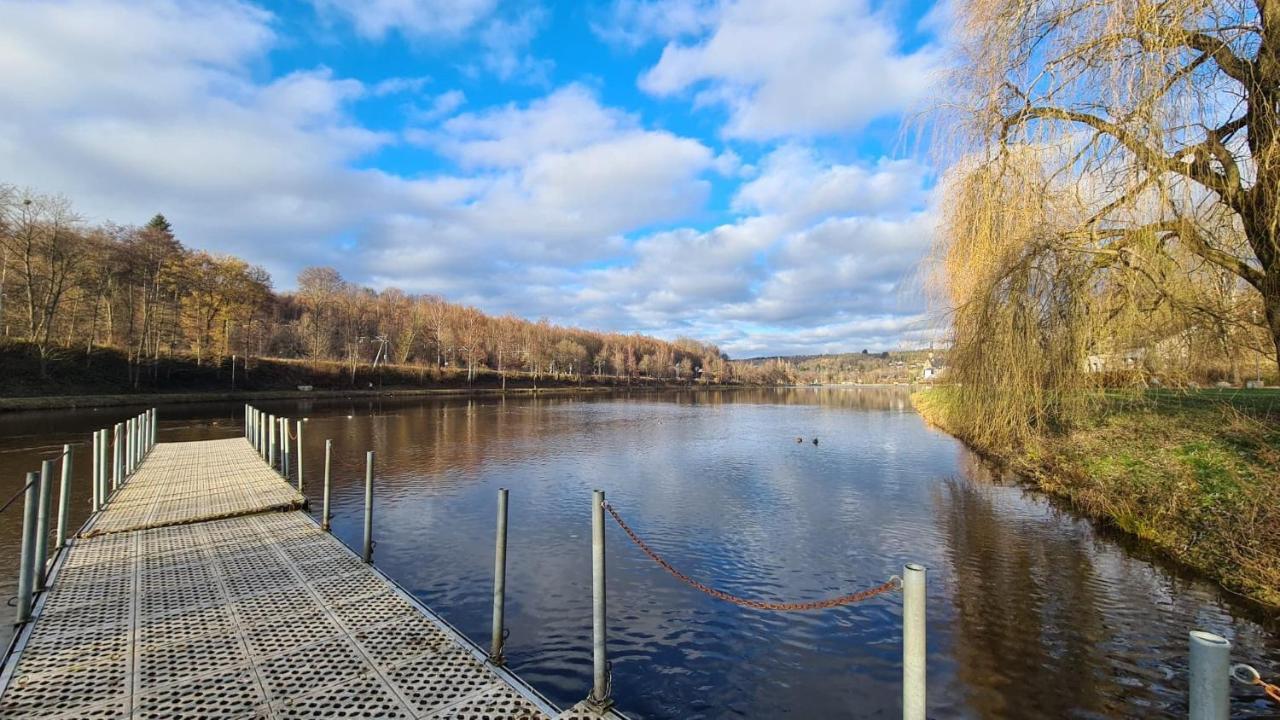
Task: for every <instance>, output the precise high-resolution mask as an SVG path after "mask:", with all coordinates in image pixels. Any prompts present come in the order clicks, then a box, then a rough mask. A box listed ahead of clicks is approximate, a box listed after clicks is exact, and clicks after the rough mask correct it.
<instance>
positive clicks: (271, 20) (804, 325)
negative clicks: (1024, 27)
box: [0, 0, 932, 354]
mask: <svg viewBox="0 0 1280 720" xmlns="http://www.w3.org/2000/svg"><path fill="white" fill-rule="evenodd" d="M0 16H3V17H4V18H5V22H4V23H0V76H3V77H5V78H6V82H5V83H0V105H2V106H3V107H5V109H6V112H5V114H4V116H3V117H2V118H0V180H2V181H6V182H14V183H18V184H20V185H31V186H33V187H36V188H39V189H41V190H44V191H51V192H62V193H65V194H67V195H68V196H69V197H71V198H73V199H74V200H75V202H76V204H77V207H78V208H79V209H81V210H82V211H83V212H85V213H86V214H87V215H88V216H89V218H90V219H91V220H93V221H101V220H105V219H113V220H117V221H121V222H145V220H146V219H147V218H148V217H150V215H151V214H153V213H155V212H157V211H162V212H164V213H165V214H166V216H168V217H169V218H170V220H171V221H173V222H174V224H175V226H176V227H177V228H178V230H179V234H180V236H181V237H182V238H183V239H184V241H186V242H187V243H189V244H190V245H193V246H195V247H201V248H205V249H209V250H213V251H218V252H233V253H237V254H240V255H242V256H244V257H246V258H247V259H249V260H251V261H253V262H258V263H262V264H264V265H265V266H266V267H267V268H268V269H269V270H270V271H272V272H273V274H274V275H275V276H276V278H277V283H278V284H279V285H281V286H283V287H288V286H290V285H291V283H292V277H293V275H294V274H295V273H296V272H297V270H298V269H300V268H301V267H302V266H305V265H311V264H332V265H334V266H335V267H339V268H341V269H342V272H343V273H344V274H345V275H347V276H348V277H350V278H352V279H354V280H357V281H366V282H374V283H382V284H395V285H399V286H402V287H404V288H406V289H409V290H415V291H430V292H442V293H445V294H447V295H449V296H450V297H452V298H455V299H457V300H460V301H465V302H472V303H475V304H478V305H480V306H482V307H484V308H486V309H487V310H490V311H494V312H516V313H519V314H521V315H524V316H527V317H539V316H548V317H551V318H552V319H554V320H557V321H560V322H572V323H578V324H583V325H588V326H596V327H601V328H605V329H619V330H624V331H632V330H645V331H650V332H655V333H659V334H662V335H666V336H673V335H676V334H679V333H687V334H692V335H695V336H698V337H703V338H707V339H710V340H717V341H720V342H722V343H724V346H725V347H726V349H728V350H729V351H731V352H734V353H736V354H745V353H752V354H754V353H756V352H759V351H762V350H769V351H784V350H786V349H788V348H790V349H806V350H809V349H813V348H818V347H824V348H827V347H830V348H833V349H834V348H835V347H836V346H837V345H839V344H840V343H842V342H844V343H848V344H849V347H859V348H860V347H861V345H863V344H866V345H870V346H872V347H883V346H884V345H886V344H888V343H889V341H888V340H887V339H886V338H892V337H894V333H895V332H896V333H899V335H898V337H901V336H903V335H902V334H904V333H905V334H908V336H910V335H909V334H910V333H913V332H918V330H913V329H912V328H915V327H916V326H915V325H913V324H912V323H917V324H918V322H919V321H918V318H917V315H918V314H919V312H920V302H919V298H918V296H917V294H916V293H914V291H913V290H912V288H911V286H910V284H909V282H907V281H906V280H905V279H909V276H910V273H911V269H912V267H913V265H914V263H915V261H916V259H917V258H918V257H919V255H920V254H921V253H922V252H923V247H924V244H925V243H926V242H927V239H928V235H929V232H930V230H931V218H932V213H931V210H930V208H929V204H928V203H929V199H928V193H927V191H926V187H927V183H928V175H927V173H926V171H925V169H924V168H922V167H920V166H919V165H917V164H915V163H911V162H902V161H895V162H891V161H884V160H881V161H878V162H854V163H841V162H834V161H832V160H831V159H830V158H828V157H825V156H824V155H823V154H822V153H821V152H818V151H816V150H814V149H813V148H811V147H808V146H806V145H803V144H799V143H792V144H788V145H784V146H782V147H780V148H777V149H775V150H773V151H770V152H767V153H765V155H764V156H763V157H761V158H759V159H757V158H756V157H755V155H754V154H752V155H751V159H752V161H753V163H754V166H751V165H744V164H743V162H742V159H741V158H739V157H738V156H737V154H736V153H735V152H734V151H733V150H731V149H727V148H719V149H713V148H711V147H708V146H707V144H705V143H703V142H701V141H698V140H695V139H691V138H687V137H682V136H680V135H677V134H675V133H672V132H668V131H665V130H661V129H654V128H652V127H650V126H649V125H647V123H646V122H645V121H644V120H643V118H641V117H640V116H638V115H637V114H634V113H631V112H627V111H625V110H621V109H618V108H615V107H610V106H608V105H605V104H603V103H602V102H601V100H600V98H599V97H598V96H597V95H596V93H595V92H593V91H592V90H590V89H588V88H587V87H586V86H583V85H567V86H564V87H561V88H559V89H556V90H554V91H552V92H550V93H548V94H546V95H544V96H542V97H537V98H535V99H532V100H529V101H525V102H519V103H509V104H505V105H499V106H496V107H488V108H475V109H471V110H470V111H469V112H465V113H462V114H455V113H457V111H458V110H459V109H460V108H461V107H462V104H463V103H464V102H465V101H466V98H465V97H464V96H463V94H462V92H461V91H458V90H451V91H447V92H443V93H439V94H436V95H434V96H430V97H427V98H425V99H424V100H423V101H422V102H423V104H424V106H425V107H426V110H424V111H423V113H424V116H423V117H420V118H419V120H421V121H422V122H429V123H437V122H438V123H439V124H438V125H431V126H429V127H430V129H428V130H418V131H416V132H415V133H412V134H411V135H412V137H413V138H415V141H416V142H419V143H421V144H423V145H425V146H427V147H429V148H430V149H432V150H434V151H436V152H437V153H439V154H440V155H441V156H442V157H443V158H445V159H446V160H448V161H451V162H452V163H453V164H454V167H453V169H444V170H436V171H435V172H433V173H432V174H428V175H423V176H412V177H411V176H403V175H396V174H393V173H390V172H386V171H383V170H377V169H360V168H362V167H365V166H367V165H369V164H370V163H369V160H370V158H377V157H381V156H382V155H383V154H385V153H387V152H389V151H394V149H395V143H397V142H402V141H403V140H402V138H403V137H404V136H405V134H402V133H398V132H383V131H374V130H371V129H369V128H367V127H365V126H364V125H362V124H361V123H360V122H359V121H358V120H357V114H356V113H355V111H354V106H355V105H357V104H358V103H363V102H371V98H378V97H385V96H387V95H390V94H396V93H416V92H420V91H421V89H422V87H424V86H425V83H426V80H425V79H422V78H402V79H401V78H392V79H391V80H386V79H383V80H380V81H377V82H363V81H360V80H357V79H352V78H344V77H339V76H337V75H335V73H334V72H333V71H331V70H330V69H328V68H325V67H316V68H309V69H301V70H296V71H293V72H289V73H287V74H283V75H278V76H274V77H273V76H272V75H271V74H270V73H269V72H267V70H268V69H269V66H268V64H267V63H268V60H269V54H270V52H271V50H272V49H273V48H274V47H276V45H277V44H278V43H279V42H281V41H280V40H279V39H278V37H277V32H278V30H277V28H278V25H279V22H280V21H279V19H277V18H275V17H273V16H272V15H270V14H269V13H266V12H263V11H261V10H258V9H256V8H254V7H251V6H248V5H245V4H243V3H240V2H235V1H234V0H216V1H213V0H204V1H197V0H153V1H152V2H145V3H144V2H117V3H112V2H104V1H103V0H66V1H65V2H58V3H42V4H32V3H24V2H6V1H5V0H0ZM139 38H146V41H145V42H144V41H142V40H140V39H139ZM264 78H267V79H264ZM383 102H387V103H391V102H396V99H385V100H383ZM450 116H451V117H450ZM445 117H448V119H447V120H444V121H443V122H439V121H440V119H441V118H445ZM713 173H714V174H719V175H720V176H721V177H723V178H735V177H737V178H746V177H750V178H751V179H750V180H749V181H746V182H744V183H743V184H741V185H740V186H739V187H738V188H737V189H736V191H735V192H733V196H732V201H731V210H732V211H733V212H734V213H735V214H736V217H735V218H734V219H731V220H730V221H728V222H724V223H723V224H721V225H719V226H717V227H712V228H710V229H706V228H692V227H683V226H682V225H683V224H686V223H688V222H690V221H695V220H696V221H702V220H704V219H705V215H703V213H704V212H705V209H704V206H705V204H706V200H707V198H708V197H709V194H710V190H711V186H710V183H709V181H708V177H711V176H712V175H713ZM348 246H354V247H355V248H356V250H357V252H352V253H344V252H343V251H342V250H340V248H343V247H348ZM764 345H767V346H768V347H767V348H766V347H764Z"/></svg>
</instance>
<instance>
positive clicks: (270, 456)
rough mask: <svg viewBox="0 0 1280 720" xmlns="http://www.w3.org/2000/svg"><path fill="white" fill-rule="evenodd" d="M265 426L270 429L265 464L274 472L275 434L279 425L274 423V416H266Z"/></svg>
mask: <svg viewBox="0 0 1280 720" xmlns="http://www.w3.org/2000/svg"><path fill="white" fill-rule="evenodd" d="M267 420H268V422H267V425H268V426H269V427H270V433H269V434H268V437H267V464H268V465H270V466H271V468H272V469H273V470H274V469H275V467H276V433H277V432H279V430H280V428H279V427H278V426H279V423H277V422H276V416H275V415H269V416H267Z"/></svg>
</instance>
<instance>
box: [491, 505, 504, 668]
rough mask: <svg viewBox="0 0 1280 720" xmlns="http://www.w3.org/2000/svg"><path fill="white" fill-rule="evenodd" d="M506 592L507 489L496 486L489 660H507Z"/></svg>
mask: <svg viewBox="0 0 1280 720" xmlns="http://www.w3.org/2000/svg"><path fill="white" fill-rule="evenodd" d="M506 593H507V489H506V488H498V535H497V539H496V540H495V541H494V546H493V628H492V634H491V636H490V640H489V661H490V662H492V663H493V664H494V665H504V664H506V662H507V659H506V657H504V656H503V654H502V648H503V645H505V644H506V641H507V638H506V636H505V633H504V630H503V627H502V621H503V612H504V611H505V609H506V608H505V600H506Z"/></svg>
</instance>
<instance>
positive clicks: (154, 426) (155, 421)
mask: <svg viewBox="0 0 1280 720" xmlns="http://www.w3.org/2000/svg"><path fill="white" fill-rule="evenodd" d="M159 424H160V413H159V411H157V410H156V409H155V408H151V447H155V446H156V438H158V437H160V430H159V428H158V425H159Z"/></svg>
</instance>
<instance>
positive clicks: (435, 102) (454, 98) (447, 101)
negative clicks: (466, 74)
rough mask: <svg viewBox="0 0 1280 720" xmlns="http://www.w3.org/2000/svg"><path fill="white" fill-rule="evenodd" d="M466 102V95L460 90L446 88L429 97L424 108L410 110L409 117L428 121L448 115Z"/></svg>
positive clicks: (419, 120)
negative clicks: (429, 101)
mask: <svg viewBox="0 0 1280 720" xmlns="http://www.w3.org/2000/svg"><path fill="white" fill-rule="evenodd" d="M466 102H467V96H466V94H465V93H463V92H462V91H461V90H447V91H445V92H442V93H440V94H439V95H436V96H435V97H433V98H431V103H430V105H428V106H427V107H426V108H420V109H415V110H413V111H412V112H410V114H409V115H410V119H412V120H414V121H417V122H424V123H430V122H434V121H436V120H439V119H441V118H445V117H448V116H450V115H452V114H453V113H454V111H456V110H457V109H458V108H460V107H462V106H463V105H464V104H466Z"/></svg>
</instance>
